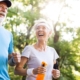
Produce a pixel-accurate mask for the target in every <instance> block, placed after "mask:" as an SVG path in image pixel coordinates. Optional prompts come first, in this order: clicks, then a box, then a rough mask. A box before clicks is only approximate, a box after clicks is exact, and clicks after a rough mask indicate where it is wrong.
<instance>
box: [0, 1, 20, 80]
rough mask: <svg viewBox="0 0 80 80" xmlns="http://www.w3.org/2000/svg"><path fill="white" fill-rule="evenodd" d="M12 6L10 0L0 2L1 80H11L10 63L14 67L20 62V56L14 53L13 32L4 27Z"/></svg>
mask: <svg viewBox="0 0 80 80" xmlns="http://www.w3.org/2000/svg"><path fill="white" fill-rule="evenodd" d="M11 5H12V4H11V1H9V0H0V80H10V78H9V74H8V63H9V65H11V66H14V65H16V64H17V63H19V61H20V54H16V53H14V52H13V36H12V34H11V32H9V31H8V30H6V29H5V28H4V27H3V26H2V23H3V21H4V19H5V18H6V15H7V11H8V8H9V7H10V6H11Z"/></svg>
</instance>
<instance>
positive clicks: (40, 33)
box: [35, 25, 50, 41]
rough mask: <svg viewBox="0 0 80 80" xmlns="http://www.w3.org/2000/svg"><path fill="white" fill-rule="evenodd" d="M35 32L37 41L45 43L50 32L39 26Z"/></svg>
mask: <svg viewBox="0 0 80 80" xmlns="http://www.w3.org/2000/svg"><path fill="white" fill-rule="evenodd" d="M35 31H36V37H37V39H38V41H47V39H48V37H49V34H50V30H49V29H48V28H47V27H45V26H43V25H39V26H37V27H36V28H35Z"/></svg>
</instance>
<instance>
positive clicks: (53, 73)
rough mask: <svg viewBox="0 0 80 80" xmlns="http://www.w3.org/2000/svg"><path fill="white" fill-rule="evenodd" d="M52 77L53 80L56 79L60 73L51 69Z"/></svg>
mask: <svg viewBox="0 0 80 80" xmlns="http://www.w3.org/2000/svg"><path fill="white" fill-rule="evenodd" d="M52 75H53V78H54V79H57V78H59V77H60V71H59V70H58V69H53V70H52Z"/></svg>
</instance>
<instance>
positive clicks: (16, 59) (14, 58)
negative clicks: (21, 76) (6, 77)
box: [8, 53, 21, 66]
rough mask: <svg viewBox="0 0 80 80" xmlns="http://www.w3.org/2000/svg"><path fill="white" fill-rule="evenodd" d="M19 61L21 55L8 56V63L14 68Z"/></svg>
mask: <svg viewBox="0 0 80 80" xmlns="http://www.w3.org/2000/svg"><path fill="white" fill-rule="evenodd" d="M20 60H21V55H20V54H17V53H12V54H9V56H8V63H9V65H10V66H15V65H16V64H17V63H19V62H20Z"/></svg>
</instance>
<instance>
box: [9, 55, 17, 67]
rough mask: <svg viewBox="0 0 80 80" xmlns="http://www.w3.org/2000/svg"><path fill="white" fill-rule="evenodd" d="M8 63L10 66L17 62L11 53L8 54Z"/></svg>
mask: <svg viewBox="0 0 80 80" xmlns="http://www.w3.org/2000/svg"><path fill="white" fill-rule="evenodd" d="M8 64H9V65H10V66H15V64H16V63H15V61H14V58H13V55H12V54H9V56H8Z"/></svg>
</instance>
